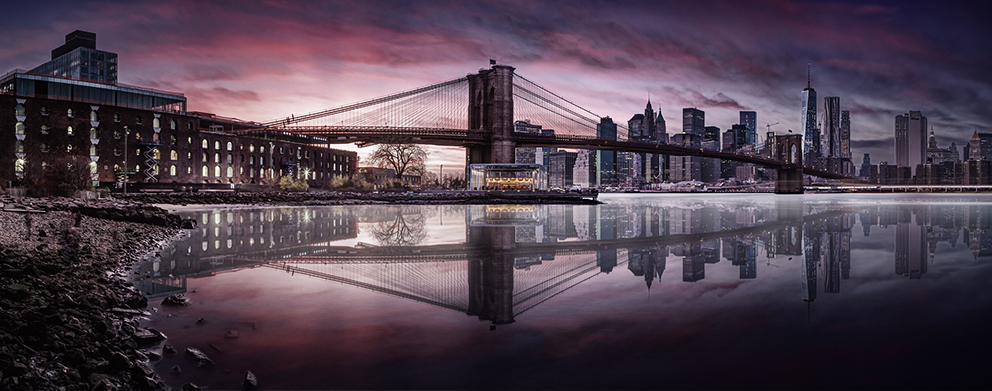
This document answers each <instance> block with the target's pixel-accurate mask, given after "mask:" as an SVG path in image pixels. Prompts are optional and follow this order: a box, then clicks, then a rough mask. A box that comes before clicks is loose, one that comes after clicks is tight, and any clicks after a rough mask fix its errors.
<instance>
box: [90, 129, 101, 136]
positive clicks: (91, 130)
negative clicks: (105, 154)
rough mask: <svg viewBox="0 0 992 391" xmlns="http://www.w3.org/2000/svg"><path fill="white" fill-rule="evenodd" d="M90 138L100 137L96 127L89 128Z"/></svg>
mask: <svg viewBox="0 0 992 391" xmlns="http://www.w3.org/2000/svg"><path fill="white" fill-rule="evenodd" d="M90 138H100V134H99V133H98V132H97V131H96V128H90Z"/></svg>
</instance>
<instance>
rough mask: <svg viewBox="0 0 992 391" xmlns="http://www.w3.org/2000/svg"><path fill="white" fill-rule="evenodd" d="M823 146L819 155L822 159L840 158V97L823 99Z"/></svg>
mask: <svg viewBox="0 0 992 391" xmlns="http://www.w3.org/2000/svg"><path fill="white" fill-rule="evenodd" d="M822 130H823V135H821V136H820V137H822V140H821V141H822V142H823V145H822V146H821V147H820V154H821V156H823V157H833V158H839V157H841V148H840V139H841V138H840V97H839V96H828V97H824V98H823V129H822Z"/></svg>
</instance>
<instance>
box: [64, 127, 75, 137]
mask: <svg viewBox="0 0 992 391" xmlns="http://www.w3.org/2000/svg"><path fill="white" fill-rule="evenodd" d="M65 132H66V134H68V135H70V136H72V135H73V131H72V125H69V126H66V128H65Z"/></svg>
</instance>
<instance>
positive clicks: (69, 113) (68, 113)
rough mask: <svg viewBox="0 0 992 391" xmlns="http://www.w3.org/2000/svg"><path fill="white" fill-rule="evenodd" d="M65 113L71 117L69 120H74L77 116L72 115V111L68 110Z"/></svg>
mask: <svg viewBox="0 0 992 391" xmlns="http://www.w3.org/2000/svg"><path fill="white" fill-rule="evenodd" d="M65 112H66V115H68V116H69V118H74V117H75V116H74V115H73V114H72V109H68V110H66V111H65Z"/></svg>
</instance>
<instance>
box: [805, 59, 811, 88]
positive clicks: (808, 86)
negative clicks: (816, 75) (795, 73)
mask: <svg viewBox="0 0 992 391" xmlns="http://www.w3.org/2000/svg"><path fill="white" fill-rule="evenodd" d="M809 81H810V72H809V63H808V62H807V63H806V88H812V87H811V84H810V82H809Z"/></svg>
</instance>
